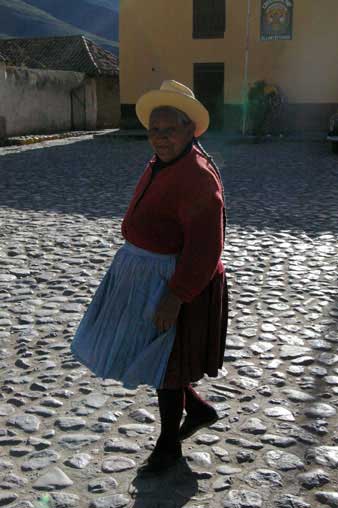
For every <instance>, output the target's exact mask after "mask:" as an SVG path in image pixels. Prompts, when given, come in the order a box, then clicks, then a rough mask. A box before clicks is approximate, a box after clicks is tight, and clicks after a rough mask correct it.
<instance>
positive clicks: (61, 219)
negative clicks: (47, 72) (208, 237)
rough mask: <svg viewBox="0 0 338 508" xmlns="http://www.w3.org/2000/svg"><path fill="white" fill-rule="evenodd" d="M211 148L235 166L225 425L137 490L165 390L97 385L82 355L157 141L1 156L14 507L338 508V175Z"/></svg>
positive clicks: (284, 159) (328, 168) (3, 454)
mask: <svg viewBox="0 0 338 508" xmlns="http://www.w3.org/2000/svg"><path fill="white" fill-rule="evenodd" d="M206 147H207V148H208V149H209V150H210V151H211V152H214V153H216V157H217V160H218V161H222V160H224V167H223V168H222V174H223V178H224V187H225V191H226V197H227V209H228V228H227V238H226V247H225V251H224V255H223V259H224V262H225V265H226V270H227V273H228V278H229V285H230V293H231V302H230V305H231V314H230V317H231V322H230V331H229V335H228V345H227V350H226V354H225V358H224V360H225V362H224V368H223V370H222V371H221V372H220V375H219V377H218V378H217V379H215V378H214V379H211V378H210V379H205V380H203V381H202V382H199V383H198V384H197V389H198V390H199V391H200V393H201V394H202V395H203V396H205V397H206V398H207V399H208V400H209V401H211V402H212V403H214V404H215V407H216V408H217V410H218V411H219V415H220V420H219V422H217V423H216V424H215V425H213V426H211V427H210V428H206V429H204V430H202V431H200V432H199V433H198V434H196V435H195V436H194V437H193V438H191V439H190V440H187V441H186V442H185V443H184V445H183V448H184V454H185V457H186V461H182V463H181V464H180V465H179V466H178V467H177V468H176V469H173V470H172V471H171V472H170V473H168V474H165V475H162V476H161V477H158V478H154V477H145V476H143V477H142V476H139V475H137V467H138V465H139V464H140V463H141V462H142V460H143V459H144V458H145V457H146V456H147V455H148V454H149V453H150V450H151V449H152V447H153V445H154V442H155V440H156V437H157V434H158V430H159V422H158V408H157V405H156V397H155V393H154V391H153V390H151V389H149V388H146V387H145V388H141V389H139V390H137V391H130V390H125V389H123V388H122V387H121V386H120V385H119V384H118V383H116V382H114V381H112V380H106V381H105V382H102V380H99V379H96V378H95V377H94V376H92V375H91V373H90V372H89V371H88V370H87V369H86V368H85V367H82V366H81V365H80V364H79V363H77V362H76V361H74V358H73V357H72V355H71V353H70V350H69V347H70V343H71V340H72V336H73V333H74V331H75V329H76V327H77V325H78V323H79V320H80V318H81V316H82V315H83V312H84V310H85V308H86V305H87V304H88V303H89V302H90V300H91V297H92V295H93V293H94V291H95V289H96V287H97V286H98V284H99V281H100V280H101V279H102V277H103V275H104V273H105V271H106V270H107V269H108V267H109V264H110V263H111V260H112V257H113V255H114V253H115V252H116V250H117V249H118V248H119V246H120V245H121V244H122V238H121V235H120V223H121V218H122V216H123V214H124V212H125V210H126V207H127V204H128V201H129V199H130V196H131V193H132V191H133V188H134V186H135V183H136V181H137V179H138V177H139V175H140V173H141V171H142V170H143V165H144V163H145V161H146V160H147V158H148V156H149V155H150V151H149V148H148V146H147V143H146V142H145V141H128V140H117V139H116V140H114V139H101V140H100V139H94V140H88V139H85V140H78V141H76V140H62V141H58V142H51V143H48V145H46V144H45V145H39V144H37V145H34V146H31V147H17V148H13V147H12V148H3V149H0V238H1V241H0V270H1V271H0V298H1V307H0V330H1V331H0V341H1V342H0V343H1V349H0V506H10V507H11V508H14V507H15V508H32V507H40V508H42V507H44V508H47V507H54V508H68V507H80V508H86V507H90V508H108V507H114V508H120V507H121V508H122V507H124V506H126V507H133V508H178V507H183V506H186V507H187V508H192V507H194V508H218V507H223V506H224V507H227V508H259V507H262V508H270V507H271V508H306V507H311V508H317V507H320V506H330V507H337V506H338V494H337V492H338V428H337V423H338V416H337V409H338V353H337V346H338V327H337V323H338V289H337V254H338V244H337V240H338V160H337V158H336V157H335V156H334V155H332V154H331V153H330V150H329V147H328V146H327V145H325V144H321V143H309V144H308V143H269V144H261V145H236V146H232V145H223V144H222V143H221V140H220V139H217V140H213V139H212V138H208V139H207V141H206Z"/></svg>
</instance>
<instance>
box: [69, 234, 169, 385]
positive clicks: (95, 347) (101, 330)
mask: <svg viewBox="0 0 338 508" xmlns="http://www.w3.org/2000/svg"><path fill="white" fill-rule="evenodd" d="M176 260H177V256H176V255H170V254H169V255H167V254H156V253H153V252H149V251H147V250H144V249H140V248H138V247H136V246H134V245H132V244H130V243H128V242H126V243H125V244H124V245H123V246H122V247H121V248H120V249H119V250H118V251H117V253H116V255H115V256H114V259H113V261H112V263H111V265H110V267H109V269H108V271H107V272H106V274H105V276H104V278H103V280H102V281H101V283H100V285H99V287H98V288H97V290H96V292H95V295H94V297H93V299H92V301H91V303H90V305H89V306H88V308H87V311H86V312H85V314H84V316H83V318H82V320H81V322H80V324H79V327H78V329H77V331H76V333H75V336H74V338H73V340H72V343H71V352H72V353H73V355H74V356H75V358H76V359H77V360H78V361H79V362H80V363H82V364H83V365H85V366H86V367H87V368H88V369H89V370H91V372H93V373H94V374H95V375H96V376H97V377H101V378H102V379H115V380H117V381H120V382H121V383H122V384H123V386H125V387H126V388H136V387H137V386H139V385H143V384H146V385H149V386H152V387H154V388H161V387H162V383H163V380H164V376H165V373H166V368H167V364H168V360H169V356H170V353H171V351H172V348H173V344H174V339H175V334H176V326H172V327H171V328H170V329H169V330H168V331H166V332H164V333H162V334H160V333H159V332H158V330H157V329H156V327H155V325H154V323H153V320H152V318H153V315H154V313H155V310H156V308H157V305H158V303H159V301H160V299H161V297H162V295H163V294H164V292H165V291H166V287H167V282H168V280H169V279H170V277H171V276H172V274H173V273H174V271H175V266H176Z"/></svg>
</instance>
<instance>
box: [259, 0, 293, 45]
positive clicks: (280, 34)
mask: <svg viewBox="0 0 338 508" xmlns="http://www.w3.org/2000/svg"><path fill="white" fill-rule="evenodd" d="M292 17H293V0H262V4H261V40H262V41H283V40H291V39H292Z"/></svg>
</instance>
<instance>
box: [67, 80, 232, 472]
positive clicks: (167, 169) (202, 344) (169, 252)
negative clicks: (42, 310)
mask: <svg viewBox="0 0 338 508" xmlns="http://www.w3.org/2000/svg"><path fill="white" fill-rule="evenodd" d="M136 113H137V116H138V118H139V120H140V121H141V123H142V124H143V125H144V126H145V127H146V128H147V130H148V136H149V142H150V145H151V146H152V148H153V150H154V156H153V157H152V158H151V160H150V161H149V163H148V165H147V167H146V169H145V171H144V173H143V174H142V176H141V178H140V180H139V182H138V184H137V187H136V189H135V193H134V195H133V197H132V199H131V202H130V204H129V207H128V210H127V212H126V214H125V217H124V220H123V223H122V235H123V237H124V239H125V243H124V245H123V246H122V247H121V248H120V249H119V250H118V252H117V253H116V255H115V257H114V260H113V262H112V264H111V266H110V268H109V270H108V271H107V273H106V275H105V276H104V278H103V280H102V282H101V284H100V285H99V287H98V289H97V291H96V293H95V295H94V298H93V300H92V302H91V304H90V305H89V307H88V309H87V311H86V313H85V315H84V317H83V318H82V320H81V323H80V325H79V327H78V330H77V332H76V335H75V337H74V339H73V342H72V346H71V349H72V352H73V354H74V356H75V357H76V358H77V359H78V360H79V361H80V362H81V363H83V364H84V365H86V366H87V367H88V368H89V369H90V370H91V371H92V372H94V373H95V374H96V376H98V377H102V378H103V379H116V380H119V381H121V383H122V384H123V385H124V386H125V387H127V388H135V387H137V386H139V385H142V384H146V385H149V386H151V387H154V388H155V389H156V391H157V395H158V403H159V412H160V418H161V433H160V436H159V438H158V440H157V443H156V445H155V448H154V450H153V451H152V453H151V454H150V456H149V457H148V459H147V460H146V461H145V463H144V464H143V466H142V467H141V470H142V471H144V472H152V473H158V472H161V471H163V470H166V469H168V468H169V467H171V466H173V465H174V464H176V463H177V461H178V460H179V459H180V458H181V457H182V448H181V442H182V441H183V440H184V439H187V438H188V437H190V436H192V435H193V434H194V433H195V432H196V431H197V430H199V429H201V428H202V427H204V426H209V425H212V424H213V423H215V422H216V421H217V419H218V417H217V412H216V410H215V409H214V408H213V407H212V406H211V405H210V404H209V403H207V402H206V401H205V400H203V399H202V398H201V397H200V396H199V395H198V394H197V392H196V391H195V390H194V388H193V387H192V385H191V383H193V382H196V381H198V380H199V379H201V378H202V377H203V376H204V375H205V374H207V375H208V376H211V377H215V376H217V375H218V369H219V368H221V367H222V364H223V355H224V348H225V337H226V329H227V314H228V293H227V284H226V276H225V272H224V267H223V265H222V262H221V253H222V249H223V242H224V231H225V208H224V192H223V186H222V182H221V178H220V175H219V172H218V169H217V167H216V165H215V164H214V163H213V161H212V159H211V158H210V157H209V155H208V154H207V153H206V152H205V151H204V149H203V148H202V147H201V145H200V144H199V142H198V141H197V138H198V137H199V136H201V135H202V134H203V133H204V132H205V131H206V130H207V128H208V125H209V114H208V112H207V110H206V109H205V107H204V106H203V105H202V104H201V103H200V102H199V101H198V100H197V99H196V98H195V96H194V94H193V92H192V91H191V90H190V89H189V88H187V87H185V86H184V85H182V84H181V83H178V82H176V81H173V80H170V81H165V82H163V84H162V86H161V88H160V89H159V90H153V91H150V92H148V93H146V94H145V95H143V96H142V97H141V98H140V99H139V101H138V103H137V105H136ZM184 409H185V411H186V417H185V420H184V422H183V424H182V425H181V419H182V416H183V411H184Z"/></svg>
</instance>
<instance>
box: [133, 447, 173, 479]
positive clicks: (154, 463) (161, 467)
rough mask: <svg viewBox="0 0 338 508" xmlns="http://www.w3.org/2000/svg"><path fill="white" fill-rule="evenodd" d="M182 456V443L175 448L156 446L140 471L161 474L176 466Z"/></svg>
mask: <svg viewBox="0 0 338 508" xmlns="http://www.w3.org/2000/svg"><path fill="white" fill-rule="evenodd" d="M181 458H182V448H181V445H180V443H178V445H177V446H176V447H175V449H174V450H161V449H159V448H155V449H154V450H153V451H152V453H151V454H150V456H149V457H148V459H146V461H145V462H144V463H143V464H142V466H141V467H140V468H139V469H138V471H139V472H140V473H154V474H159V473H162V472H164V471H167V470H168V469H170V468H171V467H173V466H175V465H176V464H177V463H178V462H179V461H180V459H181Z"/></svg>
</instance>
